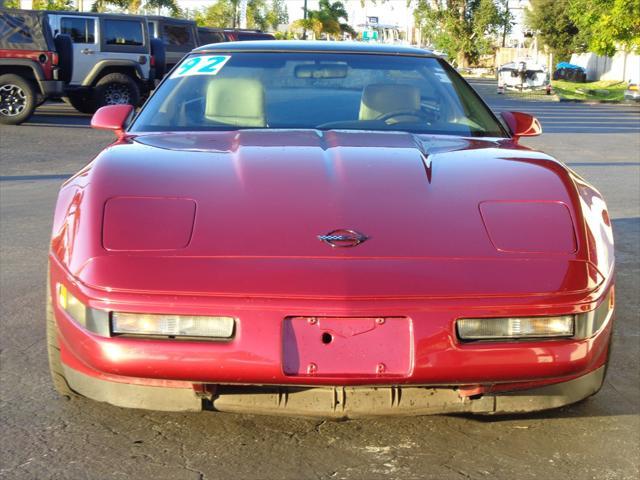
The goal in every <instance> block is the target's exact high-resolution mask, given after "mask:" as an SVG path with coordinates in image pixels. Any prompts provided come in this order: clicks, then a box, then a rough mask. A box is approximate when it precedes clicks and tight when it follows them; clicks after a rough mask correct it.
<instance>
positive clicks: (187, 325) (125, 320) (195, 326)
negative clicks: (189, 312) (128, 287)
mask: <svg viewBox="0 0 640 480" xmlns="http://www.w3.org/2000/svg"><path fill="white" fill-rule="evenodd" d="M112 318H113V333H119V334H129V335H161V336H166V337H209V338H222V339H228V338H231V337H232V336H233V328H234V325H235V320H234V318H233V317H208V316H207V317H205V316H186V315H148V314H141V313H121V312H114V313H113V317H112Z"/></svg>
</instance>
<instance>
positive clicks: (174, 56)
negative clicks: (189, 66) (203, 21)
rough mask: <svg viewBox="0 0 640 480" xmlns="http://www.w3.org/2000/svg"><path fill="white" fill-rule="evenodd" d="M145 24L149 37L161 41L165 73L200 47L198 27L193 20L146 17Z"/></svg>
mask: <svg viewBox="0 0 640 480" xmlns="http://www.w3.org/2000/svg"><path fill="white" fill-rule="evenodd" d="M147 22H148V24H149V32H150V35H151V37H152V38H158V39H160V40H162V42H163V44H164V48H165V58H166V68H167V71H168V70H171V69H172V68H173V67H174V66H175V64H176V63H178V62H179V61H180V60H182V57H184V56H185V55H186V54H188V53H189V52H191V50H193V49H194V48H196V47H197V46H198V45H200V43H199V41H198V27H197V25H196V23H195V22H194V21H193V20H183V19H179V18H170V17H160V16H147Z"/></svg>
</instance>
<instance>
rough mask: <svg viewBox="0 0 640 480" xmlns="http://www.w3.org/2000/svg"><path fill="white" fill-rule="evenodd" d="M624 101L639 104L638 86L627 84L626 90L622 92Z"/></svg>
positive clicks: (639, 92) (639, 91) (631, 83)
mask: <svg viewBox="0 0 640 480" xmlns="http://www.w3.org/2000/svg"><path fill="white" fill-rule="evenodd" d="M624 99H625V100H630V101H633V102H640V90H638V84H637V83H633V82H629V85H628V86H627V89H626V90H625V91H624Z"/></svg>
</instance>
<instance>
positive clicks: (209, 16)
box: [194, 0, 237, 28]
mask: <svg viewBox="0 0 640 480" xmlns="http://www.w3.org/2000/svg"><path fill="white" fill-rule="evenodd" d="M236 7H237V2H233V1H231V0H217V1H216V2H215V3H213V4H212V5H210V6H208V7H205V8H203V9H201V10H197V11H196V13H195V15H194V20H195V21H196V23H197V24H198V25H200V26H202V27H216V28H229V27H233V26H235V22H236Z"/></svg>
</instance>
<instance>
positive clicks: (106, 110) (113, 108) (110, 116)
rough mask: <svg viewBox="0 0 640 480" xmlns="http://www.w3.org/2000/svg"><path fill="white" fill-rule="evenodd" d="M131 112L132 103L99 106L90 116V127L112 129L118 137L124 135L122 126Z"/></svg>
mask: <svg viewBox="0 0 640 480" xmlns="http://www.w3.org/2000/svg"><path fill="white" fill-rule="evenodd" d="M132 113H133V105H107V106H106V107H101V108H99V109H98V111H97V112H96V113H94V114H93V117H92V118H91V127H92V128H98V129H101V130H113V131H114V132H115V134H116V135H117V136H118V138H121V137H122V136H123V135H124V127H125V125H126V123H127V120H128V119H129V116H130V115H131V114H132Z"/></svg>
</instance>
